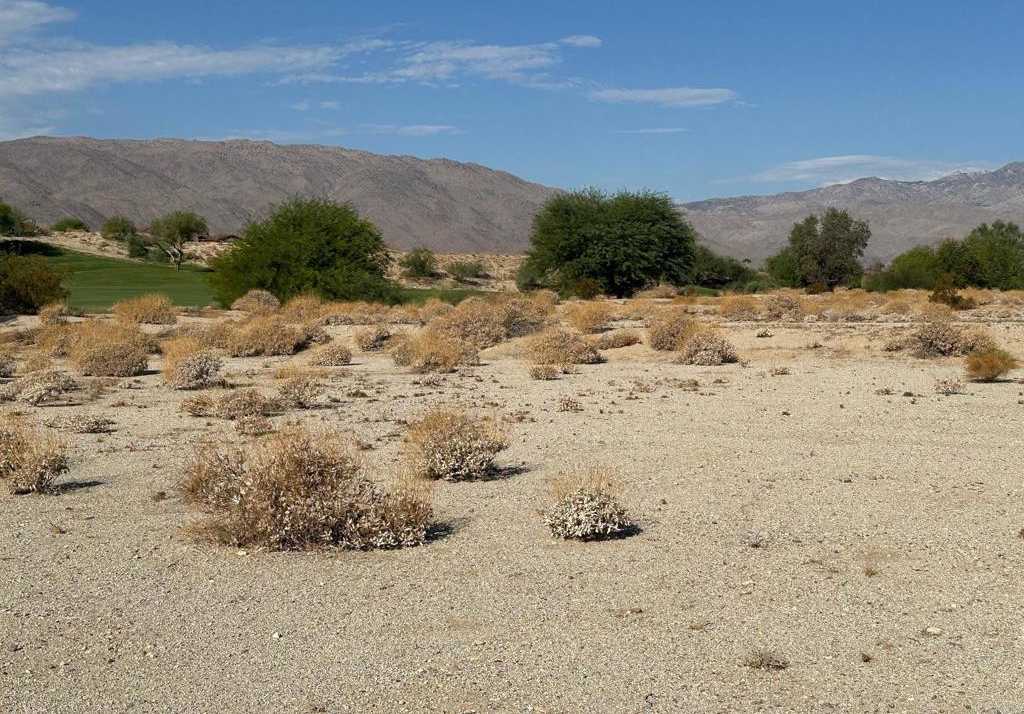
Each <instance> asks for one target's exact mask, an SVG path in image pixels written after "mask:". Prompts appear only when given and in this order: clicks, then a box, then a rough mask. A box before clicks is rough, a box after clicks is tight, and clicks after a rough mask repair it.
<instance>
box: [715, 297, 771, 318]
mask: <svg viewBox="0 0 1024 714" xmlns="http://www.w3.org/2000/svg"><path fill="white" fill-rule="evenodd" d="M718 312H719V314H720V315H721V316H722V317H724V318H725V319H726V320H757V319H758V318H760V317H761V304H760V303H759V302H758V301H757V300H756V299H755V298H752V297H750V296H749V295H728V296H726V297H724V298H722V302H721V303H719V306H718Z"/></svg>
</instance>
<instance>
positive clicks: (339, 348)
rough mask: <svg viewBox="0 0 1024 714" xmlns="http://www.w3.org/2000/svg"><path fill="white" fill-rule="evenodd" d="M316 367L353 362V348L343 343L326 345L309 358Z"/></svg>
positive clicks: (335, 365) (340, 365)
mask: <svg viewBox="0 0 1024 714" xmlns="http://www.w3.org/2000/svg"><path fill="white" fill-rule="evenodd" d="M309 363H310V364H311V365H313V366H314V367H343V366H344V365H347V364H351V363H352V350H350V349H349V348H348V347H346V346H345V345H343V344H341V343H337V342H336V343H333V344H329V345H325V346H323V347H321V348H320V349H318V350H317V351H316V352H314V353H313V355H312V356H311V357H310V359H309Z"/></svg>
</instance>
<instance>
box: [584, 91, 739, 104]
mask: <svg viewBox="0 0 1024 714" xmlns="http://www.w3.org/2000/svg"><path fill="white" fill-rule="evenodd" d="M736 96H737V95H736V92H734V91H733V90H731V89H702V88H697V87H665V88H662V89H597V90H594V91H593V92H591V93H590V98H591V99H593V100H595V101H598V102H611V103H613V104H660V105H662V106H666V107H700V106H709V105H712V104H722V103H724V102H730V101H732V100H734V99H736Z"/></svg>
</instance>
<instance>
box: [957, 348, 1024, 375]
mask: <svg viewBox="0 0 1024 714" xmlns="http://www.w3.org/2000/svg"><path fill="white" fill-rule="evenodd" d="M964 366H965V368H966V370H967V377H968V379H970V380H971V381H973V382H994V381H995V380H997V379H999V378H1000V377H1002V376H1003V375H1004V374H1006V373H1007V372H1010V371H1011V370H1014V369H1016V368H1017V360H1016V359H1014V357H1013V355H1011V354H1010V353H1009V352H1007V351H1006V350H1002V349H999V348H998V347H990V348H989V349H986V350H982V351H980V352H973V353H971V354H969V355H967V359H966V361H965V363H964Z"/></svg>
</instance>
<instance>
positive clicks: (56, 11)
mask: <svg viewBox="0 0 1024 714" xmlns="http://www.w3.org/2000/svg"><path fill="white" fill-rule="evenodd" d="M74 17H75V13H74V12H73V11H71V10H68V9H67V8H63V7H55V6H53V5H48V4H47V3H45V2H39V1H38V0H0V45H3V44H5V43H6V42H8V41H9V40H10V39H11V38H18V37H22V36H24V35H25V34H26V33H28V32H31V31H32V30H35V29H36V28H38V27H41V26H43V25H49V24H50V23H53V22H66V21H68V20H73V19H74Z"/></svg>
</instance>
